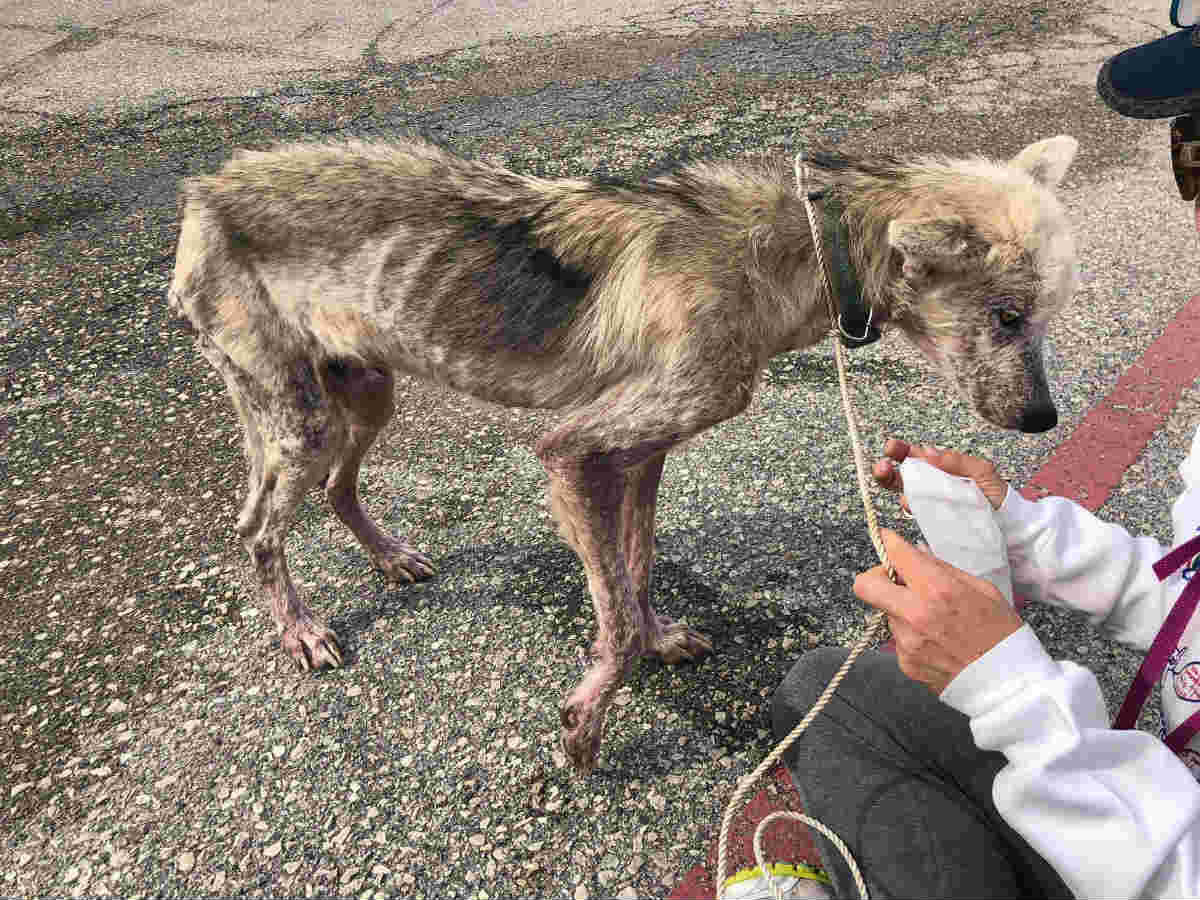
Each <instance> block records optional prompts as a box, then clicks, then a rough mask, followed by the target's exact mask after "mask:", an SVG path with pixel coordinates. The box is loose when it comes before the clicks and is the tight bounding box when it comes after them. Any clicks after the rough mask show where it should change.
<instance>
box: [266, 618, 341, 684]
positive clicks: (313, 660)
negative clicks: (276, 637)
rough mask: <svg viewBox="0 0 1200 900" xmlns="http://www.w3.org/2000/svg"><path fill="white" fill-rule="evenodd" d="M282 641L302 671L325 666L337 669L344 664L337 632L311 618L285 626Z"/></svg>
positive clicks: (286, 650)
mask: <svg viewBox="0 0 1200 900" xmlns="http://www.w3.org/2000/svg"><path fill="white" fill-rule="evenodd" d="M280 643H281V644H282V645H283V649H284V651H285V652H286V653H287V654H288V656H290V657H291V658H292V659H293V660H294V661H295V663H296V665H297V666H298V667H299V669H300V671H301V672H311V671H313V670H315V669H320V668H322V667H324V666H328V667H329V668H331V669H336V668H339V667H340V666H341V665H342V650H341V647H340V646H338V637H337V634H336V633H335V632H334V631H333V629H331V628H327V627H326V626H324V625H322V624H320V623H319V622H314V621H312V620H311V619H310V620H308V621H306V622H296V623H295V624H293V625H291V626H290V627H288V628H285V629H284V630H283V634H282V635H281V636H280Z"/></svg>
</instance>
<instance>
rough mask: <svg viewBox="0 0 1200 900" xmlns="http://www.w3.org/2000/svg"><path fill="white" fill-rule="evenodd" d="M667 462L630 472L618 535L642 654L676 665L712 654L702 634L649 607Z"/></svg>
mask: <svg viewBox="0 0 1200 900" xmlns="http://www.w3.org/2000/svg"><path fill="white" fill-rule="evenodd" d="M666 458H667V456H666V454H665V453H663V454H661V455H659V456H656V457H654V458H653V459H651V460H650V461H649V462H646V463H643V464H642V465H641V466H639V467H637V468H636V469H633V470H631V471H630V473H629V477H628V479H627V483H626V487H625V497H624V501H623V503H622V504H621V534H622V543H623V545H624V548H625V559H626V561H627V563H628V565H629V575H630V579H631V581H632V583H633V594H634V597H635V599H636V600H637V604H638V609H639V610H640V613H641V615H640V617H639V619H640V621H641V623H642V628H643V632H642V652H643V653H644V654H646V655H647V656H657V657H659V658H660V659H662V661H663V662H665V663H678V662H684V661H686V660H694V659H697V658H699V657H701V656H704V655H706V654H708V653H711V652H712V649H713V647H712V642H711V641H709V639H708V638H707V637H705V636H704V635H703V634H701V633H700V632H698V631H693V630H692V629H691V628H689V627H688V626H687V625H686V624H684V623H682V622H675V621H674V620H672V619H670V618H668V617H667V616H660V615H658V614H657V613H656V612H655V611H654V607H653V606H651V604H650V586H651V570H652V568H653V566H654V552H655V550H654V517H655V510H656V507H657V503H658V484H659V481H660V480H661V478H662V471H663V464H664V463H665V462H666Z"/></svg>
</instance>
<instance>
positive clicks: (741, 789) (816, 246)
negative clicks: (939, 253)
mask: <svg viewBox="0 0 1200 900" xmlns="http://www.w3.org/2000/svg"><path fill="white" fill-rule="evenodd" d="M802 156H803V155H802V154H799V153H798V154H796V190H797V191H798V192H799V193H800V197H801V198H802V199H803V200H804V209H805V211H806V212H807V213H808V224H809V226H810V227H811V228H812V235H813V252H814V255H815V256H816V262H817V269H818V271H819V272H820V273H821V286H822V287H823V288H824V290H825V298H826V300H827V301H828V303H829V315H830V322H831V325H832V329H831V337H832V339H833V355H834V359H835V360H837V373H838V385H839V387H840V388H841V394H842V410H843V411H844V412H845V414H846V426H847V428H848V430H849V432H850V443H851V446H852V450H853V457H854V471H855V475H856V476H857V480H858V491H859V495H860V496H861V497H862V501H863V510H864V512H865V513H866V518H867V530H868V531H869V532H870V534H871V543H873V544H874V545H875V552H876V553H878V554H879V561H880V562H881V563H883V565H884V566H885V567H886V568H887V573H888V577H889V578H891V579H892V581H895V580H896V570H895V569H894V568H893V567H892V564H891V561H890V560H889V559H888V555H887V550H885V549H884V546H883V539H882V538H881V537H880V535H879V520H878V518H877V516H876V515H875V507H874V505H873V504H872V503H871V491H870V487H869V482H868V481H867V467H866V462H865V458H864V455H863V447H862V439H861V437H860V436H859V432H858V421H857V420H856V418H855V416H854V407H853V404H852V403H851V402H850V386H849V381H848V379H847V376H846V349H845V348H844V347H843V346H842V342H841V340H840V338H839V336H838V333H837V331H838V329H837V323H838V314H837V309H836V307H835V305H834V297H833V288H832V286H831V285H830V283H829V273H828V272H827V271H826V269H825V249H824V246H823V244H822V241H821V230H820V228H818V227H817V218H816V213H815V212H814V211H813V206H812V201H811V200H810V199H809V197H808V188H807V184H808V178H807V172H808V166H807V165H805V164H804V162H803V161H802ZM886 628H887V614H886V613H884V612H882V611H880V612H876V613H874V614H873V615H872V616H871V617H870V618H869V619H868V620H867V626H866V629H865V630H864V631H863V634H862V636H861V637H860V638H859V639H858V641H857V642H856V643H855V645H854V646H853V647H852V648H851V649H850V653H849V655H848V656H847V657H846V660H845V662H843V663H842V665H841V668H839V669H838V670H837V672H836V673H835V674H834V676H833V678H831V679H830V680H829V684H828V685H827V686H826V687H825V690H824V691H822V692H821V696H820V697H818V698H817V701H816V703H814V704H813V706H812V709H810V710H809V711H808V714H807V715H805V717H804V718H803V719H801V720H800V723H799V724H798V725H797V726H796V727H795V728H793V729H792V731H791V733H790V734H789V735H788V736H787V737H785V738H784V739H783V740H782V741H780V742H779V745H778V746H777V747H776V748H775V749H774V750H772V751H771V752H770V753H769V754H767V757H766V759H764V760H763V761H762V762H761V763H759V765H758V768H756V769H755V770H754V771H753V772H751V773H750V774H749V775H748V776H746V777H745V778H743V779H741V780H740V781H739V783H738V787H737V790H735V791H734V794H733V797H732V798H731V799H730V801H729V805H728V806H726V808H725V815H724V817H723V818H722V820H721V836H720V840H719V841H718V843H717V884H716V887H717V898H718V900H720V898H721V896H722V895H723V894H724V893H725V872H726V867H727V865H728V859H727V856H728V850H729V828H730V825H731V823H732V821H733V814H734V811H735V810H736V809H738V808H739V807H740V804H741V800H742V798H743V797H744V796H745V795H746V794H747V793H749V791H750V788H751V787H753V786H754V785H755V783H757V782H758V780H759V779H760V778H761V777H762V776H763V775H764V774H765V773H766V772H767V771H769V770H770V769H771V768H772V767H773V766H774V765H775V763H777V762H778V761H779V759H780V758H781V757H782V756H783V754H784V753H786V752H787V749H788V748H789V747H790V746H791V745H792V744H793V743H795V742H796V740H797V739H798V738H799V737H800V735H801V734H803V733H804V731H805V729H806V728H808V726H809V724H810V723H811V722H812V721H813V719H815V718H816V717H817V716H818V715H819V714H820V712H821V710H823V709H824V708H825V707H826V706H827V705H828V703H829V701H830V700H831V699H832V697H833V695H834V692H835V691H837V689H838V685H840V684H841V683H842V679H844V678H845V677H846V673H847V672H849V671H850V667H851V666H852V665H854V661H855V660H856V659H858V657H859V655H860V654H861V653H862V652H863V651H864V650H865V649H867V647H868V646H870V645H871V644H872V643H873V642H874V641H875V640H876V637H877V636H878V635H881V634H882V633H883V632H884V631H885V630H886ZM785 818H786V819H795V820H798V821H800V822H803V823H804V824H806V825H808V826H809V827H811V828H815V829H816V830H817V831H819V832H820V833H821V834H823V835H825V837H827V838H828V839H829V840H830V842H831V843H832V844H833V845H834V846H835V847H836V848H837V849H838V852H840V853H841V854H842V857H843V858H844V859H845V860H846V864H847V865H848V866H849V867H850V873H851V875H853V876H854V883H855V885H856V886H857V887H858V892H859V895H860V896H861V897H862V898H863V900H867V897H868V893H867V885H866V882H865V881H864V880H863V877H862V873H861V872H860V871H859V869H858V864H857V863H856V862H855V861H854V855H853V854H852V853H851V852H850V849H849V848H848V847H847V846H846V844H845V843H844V842H843V841H842V839H841V838H839V837H838V836H837V835H836V834H834V833H833V831H832V830H831V829H829V828H827V827H826V826H825V825H823V824H822V823H821V822H818V821H817V820H816V819H814V818H812V817H811V816H805V815H802V814H800V813H796V812H790V811H781V812H775V813H772V814H770V815H769V816H766V817H765V818H764V819H763V820H762V821H761V822H759V823H758V828H757V829H755V832H754V859H755V861H756V862H757V863H758V866H759V868H760V870H761V871H762V872H763V874H764V876H765V877H766V879H767V884H768V885H769V886H770V888H771V891H772V895H775V894H776V888H775V886H774V885H773V884H772V881H773V879H774V875H772V874H771V871H770V869H769V868H768V867H767V865H766V863H765V862H764V860H763V854H762V835H763V832H764V831H765V829H766V826H767V825H768V824H769V823H770V822H772V821H774V820H776V819H785Z"/></svg>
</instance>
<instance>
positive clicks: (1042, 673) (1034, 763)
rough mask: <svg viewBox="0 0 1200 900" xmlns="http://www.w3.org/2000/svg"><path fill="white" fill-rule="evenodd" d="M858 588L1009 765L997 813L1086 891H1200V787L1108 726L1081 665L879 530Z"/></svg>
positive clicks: (1001, 778)
mask: <svg viewBox="0 0 1200 900" xmlns="http://www.w3.org/2000/svg"><path fill="white" fill-rule="evenodd" d="M882 535H883V541H884V546H885V548H886V549H887V552H888V556H889V558H890V559H891V562H892V564H893V565H894V566H895V568H896V572H897V573H898V575H899V576H900V583H898V584H893V583H892V582H891V581H890V580H889V579H888V577H887V574H886V572H885V570H884V569H883V567H882V566H877V567H876V568H874V569H871V570H870V571H868V572H865V573H863V574H862V575H859V576H858V578H857V579H856V580H855V583H854V591H855V593H856V594H858V596H859V597H861V598H862V599H863V600H864V601H866V602H867V603H869V604H871V605H872V606H875V607H876V608H878V609H882V610H884V611H885V612H886V613H887V614H888V623H889V625H890V626H891V629H892V635H893V637H894V638H895V645H896V655H897V659H898V662H899V664H900V668H901V670H902V671H903V672H904V673H905V674H906V675H908V676H909V677H910V678H912V679H914V680H916V681H920V682H922V683H924V684H925V685H926V686H927V687H929V688H930V689H931V690H933V691H934V692H935V693H937V694H938V695H939V696H940V697H941V699H942V700H943V701H944V702H945V703H947V704H948V705H950V706H952V707H954V708H955V709H958V710H959V711H961V712H963V713H964V714H965V715H967V716H968V717H969V718H970V724H971V731H972V734H973V735H974V738H975V742H976V744H977V745H978V746H979V747H980V748H981V749H985V750H996V751H998V752H1000V753H1003V754H1004V755H1005V757H1006V758H1007V760H1008V764H1007V765H1006V766H1005V767H1004V768H1003V769H1002V770H1001V771H1000V773H999V775H997V777H996V781H995V784H994V786H993V798H994V800H995V803H996V807H997V809H998V810H999V812H1000V814H1001V815H1002V816H1003V817H1004V819H1005V821H1007V822H1008V823H1009V824H1010V825H1011V826H1012V827H1013V828H1014V829H1015V830H1016V831H1018V832H1019V833H1020V834H1021V835H1022V836H1023V837H1024V838H1025V839H1026V840H1027V841H1028V842H1029V844H1030V846H1032V847H1033V848H1034V849H1035V850H1037V851H1038V852H1039V853H1040V854H1041V855H1042V856H1043V857H1044V858H1045V859H1046V861H1047V862H1049V863H1050V864H1051V865H1053V866H1054V868H1055V870H1056V871H1057V872H1058V874H1059V875H1060V876H1061V877H1062V878H1063V880H1064V881H1065V882H1066V883H1067V885H1068V886H1069V887H1070V888H1071V890H1072V891H1073V892H1074V893H1075V894H1076V896H1079V897H1200V785H1198V784H1197V783H1196V781H1195V780H1194V779H1193V778H1192V776H1191V774H1190V773H1189V772H1188V770H1187V768H1186V767H1185V766H1184V765H1183V763H1182V762H1180V761H1179V760H1178V759H1177V758H1176V757H1175V756H1174V754H1172V753H1171V752H1170V750H1168V749H1167V747H1166V745H1165V744H1163V743H1162V742H1160V741H1158V740H1156V739H1155V738H1153V737H1152V736H1151V735H1148V734H1145V733H1143V732H1136V731H1113V730H1111V729H1110V728H1109V727H1108V717H1107V712H1106V710H1105V707H1104V700H1103V697H1102V696H1101V693H1100V688H1099V685H1098V684H1097V683H1096V680H1095V678H1094V677H1093V676H1092V675H1091V673H1089V672H1087V670H1085V669H1083V668H1081V667H1079V666H1077V665H1075V664H1074V663H1070V662H1055V661H1054V660H1052V659H1050V657H1049V656H1048V655H1047V653H1046V651H1045V649H1044V648H1043V647H1042V645H1041V644H1040V643H1039V642H1038V639H1037V637H1036V636H1035V635H1034V634H1033V631H1032V630H1031V629H1030V628H1029V626H1028V625H1025V624H1024V623H1022V622H1021V619H1020V617H1019V616H1018V615H1017V614H1016V613H1015V612H1014V611H1013V610H1012V608H1011V607H1009V605H1008V603H1007V602H1006V601H1005V599H1004V597H1003V595H1001V593H1000V591H998V590H997V589H996V588H995V586H993V585H992V584H991V583H989V582H987V581H985V580H984V579H982V578H975V577H973V576H971V575H968V574H966V573H965V572H962V571H960V570H958V569H955V568H954V567H952V566H950V565H947V564H946V563H944V562H942V561H941V560H939V559H937V558H935V557H933V556H932V555H930V554H927V553H923V552H921V551H920V550H918V549H916V548H915V547H913V546H912V545H911V544H909V543H908V542H907V541H905V540H904V539H903V538H901V537H900V536H899V535H897V534H895V533H894V532H891V531H888V530H886V529H885V530H884V531H883V532H882Z"/></svg>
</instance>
